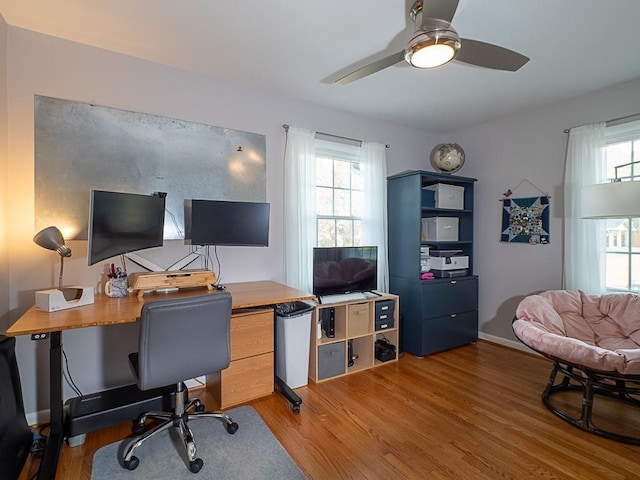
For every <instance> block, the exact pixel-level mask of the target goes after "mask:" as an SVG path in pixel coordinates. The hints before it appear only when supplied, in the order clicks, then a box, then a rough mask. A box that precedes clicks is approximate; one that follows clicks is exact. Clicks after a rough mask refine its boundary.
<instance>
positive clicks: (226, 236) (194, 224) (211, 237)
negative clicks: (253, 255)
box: [184, 199, 269, 247]
mask: <svg viewBox="0 0 640 480" xmlns="http://www.w3.org/2000/svg"><path fill="white" fill-rule="evenodd" d="M184 229H185V243H187V244H189V245H233V246H244V247H267V246H269V204H268V203H260V202H232V201H225V200H193V199H186V200H185V201H184Z"/></svg>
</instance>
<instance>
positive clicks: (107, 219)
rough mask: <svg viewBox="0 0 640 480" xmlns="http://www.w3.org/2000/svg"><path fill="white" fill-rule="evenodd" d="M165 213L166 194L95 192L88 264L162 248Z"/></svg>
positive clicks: (91, 210) (90, 220)
mask: <svg viewBox="0 0 640 480" xmlns="http://www.w3.org/2000/svg"><path fill="white" fill-rule="evenodd" d="M164 214H165V194H154V195H140V194H135V193H123V192H108V191H104V190H92V191H91V205H90V213H89V232H88V239H89V248H88V255H87V260H88V263H89V265H93V264H95V263H97V262H100V261H102V260H106V259H108V258H111V257H115V256H117V255H122V254H125V253H130V252H134V251H136V250H142V249H145V248H151V247H160V246H162V243H163V242H162V239H163V231H164V216H165V215H164Z"/></svg>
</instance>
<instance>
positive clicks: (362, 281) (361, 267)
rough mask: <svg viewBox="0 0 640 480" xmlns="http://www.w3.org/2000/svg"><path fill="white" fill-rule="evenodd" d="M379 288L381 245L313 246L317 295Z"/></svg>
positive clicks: (315, 291)
mask: <svg viewBox="0 0 640 480" xmlns="http://www.w3.org/2000/svg"><path fill="white" fill-rule="evenodd" d="M376 288H378V247H316V248H314V249H313V293H314V295H317V296H324V295H337V294H342V293H352V292H367V291H371V290H375V289H376Z"/></svg>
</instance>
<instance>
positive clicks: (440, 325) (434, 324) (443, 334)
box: [422, 311, 478, 355]
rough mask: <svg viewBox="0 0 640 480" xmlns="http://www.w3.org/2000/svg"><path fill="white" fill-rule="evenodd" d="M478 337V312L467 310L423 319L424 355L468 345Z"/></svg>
mask: <svg viewBox="0 0 640 480" xmlns="http://www.w3.org/2000/svg"><path fill="white" fill-rule="evenodd" d="M477 339H478V312H477V311H473V312H465V313H458V314H453V315H450V316H446V317H438V318H430V319H428V320H423V321H422V351H423V355H428V354H430V353H435V352H441V351H443V350H448V349H450V348H454V347H459V346H460V345H466V344H467V343H471V342H475V341H476V340H477Z"/></svg>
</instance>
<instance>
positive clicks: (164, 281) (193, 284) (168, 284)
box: [129, 270, 217, 298]
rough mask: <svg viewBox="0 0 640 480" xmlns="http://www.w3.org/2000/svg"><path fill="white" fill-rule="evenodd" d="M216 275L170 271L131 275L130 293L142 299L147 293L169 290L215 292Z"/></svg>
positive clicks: (208, 272) (203, 271)
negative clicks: (185, 289) (192, 289)
mask: <svg viewBox="0 0 640 480" xmlns="http://www.w3.org/2000/svg"><path fill="white" fill-rule="evenodd" d="M216 280H217V279H216V274H215V273H213V272H212V271H211V270H169V271H163V272H144V273H132V274H130V275H129V291H130V292H137V293H138V297H139V298H142V297H143V296H144V294H145V293H147V292H155V291H159V290H165V289H168V288H178V289H180V288H197V287H205V288H206V289H207V290H208V291H211V290H213V284H214V283H216Z"/></svg>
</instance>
